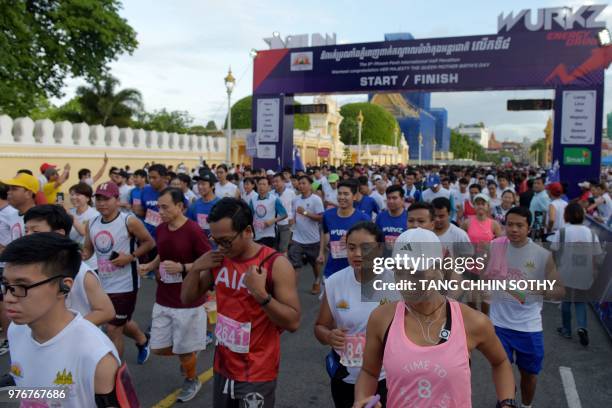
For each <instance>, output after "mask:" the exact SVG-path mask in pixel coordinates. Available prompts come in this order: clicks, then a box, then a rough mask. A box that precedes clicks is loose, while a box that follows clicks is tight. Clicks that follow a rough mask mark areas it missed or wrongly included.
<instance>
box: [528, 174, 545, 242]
mask: <svg viewBox="0 0 612 408" xmlns="http://www.w3.org/2000/svg"><path fill="white" fill-rule="evenodd" d="M533 191H534V194H533V198H532V199H531V203H530V204H529V211H530V212H531V226H532V231H533V234H534V236H536V237H537V236H538V234H541V231H540V230H543V229H544V223H545V222H546V213H547V212H548V206H549V205H550V197H549V196H548V192H547V191H546V188H545V186H544V178H543V177H538V178H536V179H535V180H534V181H533Z"/></svg>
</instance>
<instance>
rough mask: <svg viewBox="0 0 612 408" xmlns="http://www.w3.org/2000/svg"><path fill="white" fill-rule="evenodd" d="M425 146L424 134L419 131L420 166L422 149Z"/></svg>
mask: <svg viewBox="0 0 612 408" xmlns="http://www.w3.org/2000/svg"><path fill="white" fill-rule="evenodd" d="M422 147H423V134H422V133H419V166H420V165H421V150H422Z"/></svg>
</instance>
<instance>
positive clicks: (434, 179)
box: [422, 174, 452, 205]
mask: <svg viewBox="0 0 612 408" xmlns="http://www.w3.org/2000/svg"><path fill="white" fill-rule="evenodd" d="M427 185H428V186H429V188H428V189H427V190H425V191H423V195H422V200H423V201H425V202H426V203H431V202H432V201H433V200H434V199H435V198H438V197H444V198H448V199H449V200H450V199H451V194H450V191H449V190H447V189H445V188H442V185H441V184H440V176H438V175H437V174H434V175H431V176H429V177H428V178H427ZM451 205H452V203H451Z"/></svg>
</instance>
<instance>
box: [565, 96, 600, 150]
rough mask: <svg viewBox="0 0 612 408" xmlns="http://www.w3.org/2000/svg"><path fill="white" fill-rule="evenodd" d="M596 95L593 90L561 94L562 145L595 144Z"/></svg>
mask: <svg viewBox="0 0 612 408" xmlns="http://www.w3.org/2000/svg"><path fill="white" fill-rule="evenodd" d="M596 95H597V93H596V92H595V91H594V90H588V91H564V92H563V110H562V115H563V119H562V123H563V127H562V129H561V143H562V144H585V145H592V144H593V143H595V98H596Z"/></svg>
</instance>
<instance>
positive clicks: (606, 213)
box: [589, 183, 612, 225]
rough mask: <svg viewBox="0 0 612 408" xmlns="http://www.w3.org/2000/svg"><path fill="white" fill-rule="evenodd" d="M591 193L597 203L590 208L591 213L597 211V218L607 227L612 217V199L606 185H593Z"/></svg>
mask: <svg viewBox="0 0 612 408" xmlns="http://www.w3.org/2000/svg"><path fill="white" fill-rule="evenodd" d="M591 193H592V194H593V197H594V198H595V202H594V203H593V204H591V205H590V206H589V211H592V210H594V209H597V217H598V218H599V220H600V221H601V222H602V223H604V224H606V225H607V224H608V222H609V220H610V217H611V216H612V199H611V198H610V194H608V192H607V186H606V183H600V184H594V185H592V186H591Z"/></svg>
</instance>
